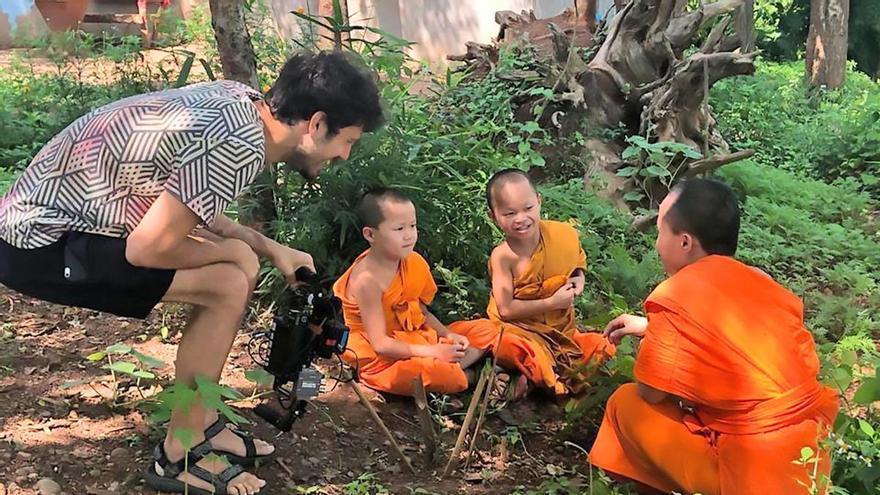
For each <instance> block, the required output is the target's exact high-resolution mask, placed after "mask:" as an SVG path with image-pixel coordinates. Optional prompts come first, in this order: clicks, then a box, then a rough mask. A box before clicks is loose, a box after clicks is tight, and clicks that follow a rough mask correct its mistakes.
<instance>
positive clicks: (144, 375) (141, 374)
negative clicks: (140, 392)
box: [132, 370, 156, 380]
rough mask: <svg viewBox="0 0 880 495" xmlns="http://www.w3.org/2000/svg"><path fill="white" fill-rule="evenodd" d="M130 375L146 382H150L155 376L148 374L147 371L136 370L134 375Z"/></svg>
mask: <svg viewBox="0 0 880 495" xmlns="http://www.w3.org/2000/svg"><path fill="white" fill-rule="evenodd" d="M132 375H134V376H136V377H138V378H144V379H147V380H152V379H153V378H156V375H154V374H153V373H150V372H149V371H144V370H137V371H135V372H134V373H132Z"/></svg>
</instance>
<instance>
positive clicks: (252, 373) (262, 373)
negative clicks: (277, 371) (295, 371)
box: [244, 368, 275, 385]
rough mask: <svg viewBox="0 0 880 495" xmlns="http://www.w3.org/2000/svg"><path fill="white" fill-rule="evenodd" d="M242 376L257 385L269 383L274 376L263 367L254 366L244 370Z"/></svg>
mask: <svg viewBox="0 0 880 495" xmlns="http://www.w3.org/2000/svg"><path fill="white" fill-rule="evenodd" d="M244 377H245V378H246V379H247V380H248V381H251V382H253V383H256V384H257V385H271V384H272V382H273V381H274V380H275V378H274V377H273V376H272V375H271V374H270V373H268V372H267V371H266V370H264V369H263V368H254V369H252V370H247V371H245V372H244Z"/></svg>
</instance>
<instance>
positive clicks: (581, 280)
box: [568, 274, 587, 297]
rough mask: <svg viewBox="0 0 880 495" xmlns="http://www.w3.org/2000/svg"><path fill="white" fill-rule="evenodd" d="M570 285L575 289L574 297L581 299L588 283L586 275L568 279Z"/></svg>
mask: <svg viewBox="0 0 880 495" xmlns="http://www.w3.org/2000/svg"><path fill="white" fill-rule="evenodd" d="M568 283H570V284H571V285H572V287H574V297H579V296H580V295H581V294H583V293H584V286H585V285H586V283H587V277H585V276H584V274H580V275H575V276H573V277H571V278H569V279H568Z"/></svg>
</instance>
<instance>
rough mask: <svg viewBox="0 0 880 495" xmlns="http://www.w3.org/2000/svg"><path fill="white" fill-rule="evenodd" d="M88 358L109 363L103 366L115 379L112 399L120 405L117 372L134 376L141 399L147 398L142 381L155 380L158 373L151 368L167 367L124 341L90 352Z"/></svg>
mask: <svg viewBox="0 0 880 495" xmlns="http://www.w3.org/2000/svg"><path fill="white" fill-rule="evenodd" d="M114 356H116V357H117V359H116V360H114ZM126 358H128V360H125V359H126ZM86 359H87V360H89V361H91V362H93V363H98V362H102V361H105V360H106V361H107V364H105V365H103V366H102V367H101V368H102V369H106V370H109V371H110V376H111V377H112V379H113V398H112V399H111V401H112V402H113V405H118V404H116V400H117V398H118V393H119V383H118V381H117V373H118V374H122V375H127V376H130V377H132V378H134V379H135V388H136V389H137V391H138V393H139V394H140V396H141V399H146V397H145V396H144V392H143V390H142V389H141V381H142V380H150V381H152V380H155V379H156V374H155V373H153V371H151V370H157V369H162V368H164V367H165V362H164V361H162V360H160V359H156V358H154V357H152V356H148V355H146V354H143V353H141V352H139V351H138V350H136V349H134V348H133V347H131V346H128V345H126V344H122V343H117V344H113V345H111V346H109V347H107V348H106V349H105V350H103V351H99V352H95V353H92V354H89V355H88V356H87V357H86Z"/></svg>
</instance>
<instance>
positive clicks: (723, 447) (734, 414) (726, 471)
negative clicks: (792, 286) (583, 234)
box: [590, 179, 838, 495]
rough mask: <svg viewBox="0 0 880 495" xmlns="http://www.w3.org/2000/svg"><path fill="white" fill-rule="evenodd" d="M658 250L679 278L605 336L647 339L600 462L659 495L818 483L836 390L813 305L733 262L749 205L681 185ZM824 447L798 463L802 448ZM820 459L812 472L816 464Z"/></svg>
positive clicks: (615, 400) (604, 431)
mask: <svg viewBox="0 0 880 495" xmlns="http://www.w3.org/2000/svg"><path fill="white" fill-rule="evenodd" d="M657 228H658V230H659V234H658V237H657V244H656V245H657V250H658V251H659V253H660V258H661V260H662V261H663V266H664V268H665V270H666V272H667V273H668V274H669V275H670V277H669V278H668V279H667V280H666V281H664V282H663V283H662V284H660V285H659V286H658V287H657V288H656V289H655V290H654V292H653V293H652V294H651V295H650V296H649V297H648V299H647V302H646V303H645V311H646V313H647V315H648V316H647V318H641V317H637V316H633V315H623V316H621V317H620V318H617V319H616V320H614V321H612V322H611V323H610V324H609V325H608V328H607V329H606V333H607V334H608V335H609V336H610V337H611V339H612V340H614V341H616V342H619V341H620V339H621V338H622V337H623V336H625V335H636V336H641V337H643V338H642V341H641V346H640V349H639V354H638V357H637V359H636V365H635V376H636V379H637V380H638V384H629V385H624V386H623V387H621V388H620V389H618V390H617V391H616V392H615V393H614V394H613V395H612V396H611V398H610V399H609V400H608V405H607V408H606V410H605V418H604V420H603V422H602V426H601V428H600V429H599V434H598V438H597V439H596V443H595V444H594V445H593V448H592V450H591V452H590V462H592V463H593V464H594V465H595V466H598V467H600V468H602V469H604V470H606V471H608V472H610V473H613V474H615V475H618V476H621V477H624V478H627V479H629V480H634V481H636V482H638V483H640V484H642V485H643V487H651V488H653V489H657V490H662V491H663V492H670V491H677V492H682V493H702V494H704V495H713V494H721V495H740V494H752V493H759V494H761V495H790V494H798V493H811V492H809V491H808V489H807V488H806V487H807V486H810V483H811V482H812V481H815V482H816V483H817V484H818V486H819V488H820V489H819V491H818V493H822V492H823V491H824V488H823V487H822V485H823V483H822V480H823V477H827V476H828V475H829V470H830V457H829V454H828V452H827V451H825V450H823V449H822V447H821V445H819V443H818V440H819V439H820V438H821V437H824V435H826V433H827V430H828V428H829V427H830V426H831V425H832V424H833V421H834V419H835V416H836V415H837V409H838V404H837V395H836V394H835V392H834V391H832V390H831V389H829V388H827V387H824V386H822V385H820V384H819V382H818V381H817V378H816V377H817V374H818V372H819V359H818V357H817V355H816V349H815V344H814V342H813V338H812V336H811V334H810V332H809V331H808V330H807V329H806V328H804V322H803V316H804V315H803V304H802V303H801V301H800V300H799V299H798V298H797V297H796V296H795V295H794V294H792V293H791V292H789V291H788V290H786V289H785V288H783V287H782V286H780V285H779V284H777V283H776V282H774V281H773V280H772V279H771V278H770V277H769V276H768V275H767V274H765V273H764V272H762V271H760V270H758V269H756V268H753V267H750V266H747V265H745V264H743V263H740V262H739V261H736V260H735V259H733V257H732V256H733V255H734V253H735V251H736V245H737V238H738V233H739V206H738V202H737V198H736V196H735V194H734V193H733V191H731V190H730V189H729V188H728V187H727V186H725V185H723V184H721V183H719V182H715V181H711V180H706V179H694V180H689V181H686V182H683V183H681V184H679V185H678V186H677V187H676V188H674V189H673V190H672V192H671V193H670V194H669V195H668V196H667V197H666V199H665V200H664V201H663V203H662V204H661V205H660V216H659V218H658V220H657ZM804 447H810V448H812V449H813V451H814V452H817V453H819V454H820V455H819V462H818V463H817V465H816V463H812V464H809V465H808V466H802V465H798V464H795V463H794V461H796V460H798V459H800V458H801V449H802V448H804ZM814 469H815V473H816V474H815V477H812V473H813V472H814Z"/></svg>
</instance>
